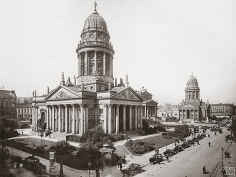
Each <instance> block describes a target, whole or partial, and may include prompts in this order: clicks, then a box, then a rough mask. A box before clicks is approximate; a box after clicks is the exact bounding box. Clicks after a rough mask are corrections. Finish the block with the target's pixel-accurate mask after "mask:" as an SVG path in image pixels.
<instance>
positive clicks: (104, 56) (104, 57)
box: [103, 52, 106, 75]
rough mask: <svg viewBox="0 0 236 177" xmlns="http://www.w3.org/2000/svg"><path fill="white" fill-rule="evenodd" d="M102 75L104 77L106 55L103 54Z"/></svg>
mask: <svg viewBox="0 0 236 177" xmlns="http://www.w3.org/2000/svg"><path fill="white" fill-rule="evenodd" d="M103 75H106V53H105V52H103Z"/></svg>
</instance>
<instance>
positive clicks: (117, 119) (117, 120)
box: [116, 105, 120, 134]
mask: <svg viewBox="0 0 236 177" xmlns="http://www.w3.org/2000/svg"><path fill="white" fill-rule="evenodd" d="M119 107H120V105H116V134H117V133H119V119H120V116H119Z"/></svg>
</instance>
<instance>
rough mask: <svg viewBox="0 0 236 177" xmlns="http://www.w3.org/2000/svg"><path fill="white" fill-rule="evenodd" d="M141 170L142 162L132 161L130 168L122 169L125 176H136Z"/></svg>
mask: <svg viewBox="0 0 236 177" xmlns="http://www.w3.org/2000/svg"><path fill="white" fill-rule="evenodd" d="M140 171H141V165H140V164H136V163H132V164H131V165H130V166H129V167H128V168H126V169H123V170H122V171H121V173H122V174H123V176H126V175H127V176H130V175H132V176H134V175H136V174H138V173H140Z"/></svg>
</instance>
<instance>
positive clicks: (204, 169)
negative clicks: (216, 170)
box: [202, 166, 207, 174]
mask: <svg viewBox="0 0 236 177" xmlns="http://www.w3.org/2000/svg"><path fill="white" fill-rule="evenodd" d="M202 171H203V174H207V172H206V166H204V167H203V168H202Z"/></svg>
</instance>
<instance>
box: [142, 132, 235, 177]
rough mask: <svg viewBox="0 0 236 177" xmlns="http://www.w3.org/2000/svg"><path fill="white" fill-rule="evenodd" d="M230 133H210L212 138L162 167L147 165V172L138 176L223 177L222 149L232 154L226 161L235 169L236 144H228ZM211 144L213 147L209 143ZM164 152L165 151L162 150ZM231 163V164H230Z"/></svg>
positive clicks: (173, 158)
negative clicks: (227, 136) (205, 172)
mask: <svg viewBox="0 0 236 177" xmlns="http://www.w3.org/2000/svg"><path fill="white" fill-rule="evenodd" d="M208 132H209V130H208ZM228 133H229V132H228V131H227V130H226V129H223V133H222V134H219V133H218V134H217V136H215V135H214V133H213V132H210V135H211V138H208V137H206V138H204V139H203V140H201V141H200V145H195V146H193V147H190V148H188V149H186V150H185V151H183V152H180V153H179V154H177V155H175V156H173V157H171V158H170V162H166V161H165V162H163V163H161V165H158V164H156V165H150V164H149V165H147V166H145V167H144V168H143V169H144V170H145V172H143V173H140V174H138V175H137V176H140V177H145V176H161V177H170V176H175V177H200V176H206V177H207V176H209V177H210V176H214V177H218V176H221V158H222V151H221V148H222V147H223V148H224V149H228V148H229V151H230V153H231V157H232V158H230V159H225V158H224V161H225V165H226V166H234V167H235V165H236V164H235V157H236V154H235V153H236V152H235V151H236V150H235V149H236V143H232V145H231V143H226V142H225V138H224V137H225V135H227V134H228ZM209 141H210V142H211V147H209V145H208V143H209ZM162 151H163V150H162ZM229 161H231V163H229ZM204 165H205V166H206V169H207V170H208V171H209V173H208V174H203V171H202V168H203V166H204Z"/></svg>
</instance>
